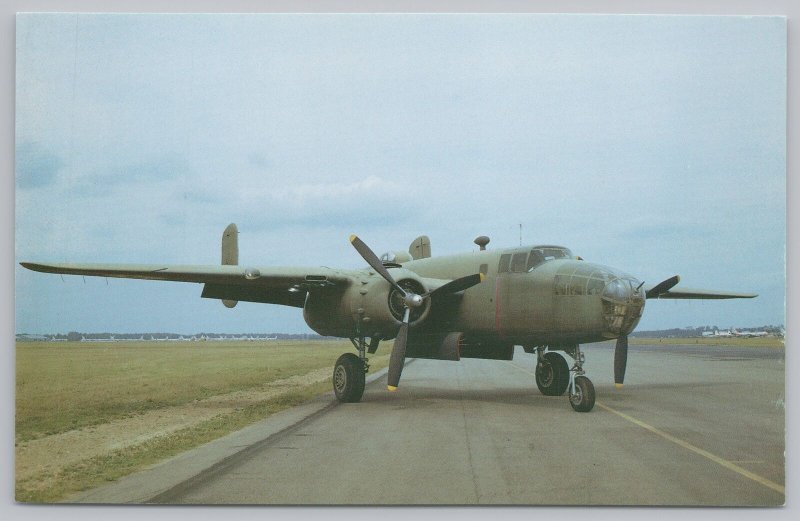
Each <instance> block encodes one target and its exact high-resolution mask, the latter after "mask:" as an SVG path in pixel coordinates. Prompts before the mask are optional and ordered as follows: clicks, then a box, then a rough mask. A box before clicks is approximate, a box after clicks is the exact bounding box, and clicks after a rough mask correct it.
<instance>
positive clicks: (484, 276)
mask: <svg viewBox="0 0 800 521" xmlns="http://www.w3.org/2000/svg"><path fill="white" fill-rule="evenodd" d="M478 275H480V276H481V282H483V279H485V278H486V275H484V274H483V273H479V274H478Z"/></svg>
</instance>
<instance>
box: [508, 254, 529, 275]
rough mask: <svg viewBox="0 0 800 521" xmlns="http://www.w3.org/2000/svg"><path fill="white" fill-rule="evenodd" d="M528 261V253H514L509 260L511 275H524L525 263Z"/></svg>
mask: <svg viewBox="0 0 800 521" xmlns="http://www.w3.org/2000/svg"><path fill="white" fill-rule="evenodd" d="M526 260H528V252H524V251H523V252H521V253H515V254H514V256H513V257H512V258H511V271H512V272H513V273H525V272H526V271H527V270H526V269H525V261H526Z"/></svg>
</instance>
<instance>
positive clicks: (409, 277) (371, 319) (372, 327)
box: [303, 268, 430, 340]
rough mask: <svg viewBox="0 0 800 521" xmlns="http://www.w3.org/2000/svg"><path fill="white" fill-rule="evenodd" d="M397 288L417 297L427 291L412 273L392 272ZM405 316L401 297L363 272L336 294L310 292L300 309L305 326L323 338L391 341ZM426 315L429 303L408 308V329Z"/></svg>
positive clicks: (376, 276)
mask: <svg viewBox="0 0 800 521" xmlns="http://www.w3.org/2000/svg"><path fill="white" fill-rule="evenodd" d="M391 273H392V276H393V277H394V278H395V280H396V281H397V284H398V285H399V286H400V287H401V288H403V289H404V290H406V291H407V292H411V293H414V294H417V295H422V294H424V293H426V292H427V291H428V290H427V288H426V287H425V284H424V283H423V282H422V280H421V279H420V278H419V276H417V275H416V274H415V273H414V272H412V271H409V270H406V269H403V268H392V269H391ZM404 312H405V301H404V295H403V294H402V293H401V292H400V291H398V290H397V289H395V288H393V287H392V286H391V285H390V284H389V283H388V282H387V281H386V280H384V279H383V278H382V277H381V276H379V275H377V274H376V273H374V272H372V271H370V272H364V274H363V275H362V276H361V277H359V279H358V280H356V282H355V283H354V284H352V285H351V286H350V287H348V288H346V289H345V290H343V291H340V292H331V291H311V292H309V295H308V298H307V299H306V303H305V306H304V308H303V318H305V321H306V323H307V324H308V325H309V327H311V329H313V330H314V331H316V332H317V333H319V334H320V335H325V336H339V337H356V336H358V335H359V333H360V334H362V335H363V336H365V337H380V338H382V339H384V340H386V339H391V338H394V337H395V336H396V335H397V330H398V329H399V327H400V324H401V321H402V320H403V314H404ZM429 313H430V299H424V300H423V302H422V304H421V305H420V306H419V307H414V308H411V311H410V315H409V325H410V326H411V327H414V326H415V325H417V324H420V323H422V322H423V321H424V320H425V319H426V318H427V316H428V314H429Z"/></svg>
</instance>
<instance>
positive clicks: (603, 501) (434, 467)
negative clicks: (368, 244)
mask: <svg viewBox="0 0 800 521" xmlns="http://www.w3.org/2000/svg"><path fill="white" fill-rule="evenodd" d="M584 352H585V353H586V363H585V366H584V367H585V368H586V370H587V375H588V376H589V377H590V378H591V379H592V381H593V382H594V384H595V388H596V390H597V404H596V406H595V408H594V410H593V411H592V412H590V413H576V412H574V411H573V410H572V408H571V407H570V405H569V403H568V400H567V398H566V396H561V397H547V396H542V395H541V394H540V393H539V391H538V390H537V389H536V384H535V382H534V379H533V370H534V361H535V357H534V356H531V355H526V354H525V353H524V352H522V350H521V349H518V350H517V351H516V354H515V358H514V360H513V361H511V362H503V361H489V360H462V361H461V362H443V361H429V360H415V361H413V362H412V363H408V364H407V366H406V368H405V370H404V371H403V378H402V380H401V387H400V389H399V390H398V391H397V392H395V393H388V392H387V391H386V387H385V382H386V377H385V375H377V378H374V380H373V382H372V383H370V384H368V386H367V390H366V392H365V394H364V398H363V400H362V402H361V403H358V404H336V403H335V402H334V401H333V399H332V396H331V395H327V396H324V397H320V398H319V399H317V400H315V401H314V402H312V403H309V404H307V405H304V406H301V407H299V408H294V409H292V410H289V411H285V412H284V413H280V414H278V415H275V416H273V417H271V418H268V419H266V420H264V421H263V422H261V423H259V424H256V425H254V426H252V427H249V428H247V429H245V430H243V431H240V432H238V433H234V434H233V435H230V436H228V437H226V438H223V439H221V440H217V441H216V442H212V443H210V444H208V445H206V446H203V447H200V448H198V449H194V450H193V451H189V452H187V453H184V454H182V455H180V456H178V457H176V458H173V459H171V460H169V461H166V462H164V463H162V464H160V465H158V466H156V467H154V468H152V469H148V470H146V471H143V472H140V473H138V474H134V475H132V476H128V477H127V478H124V479H122V480H120V481H119V482H117V483H113V484H110V485H107V486H104V487H101V488H99V489H96V490H93V491H89V492H88V493H84V494H82V495H80V496H78V497H76V498H73V499H72V500H71V501H74V502H83V503H128V502H137V503H191V504H282V505H293V504H324V505H332V504H355V505H373V504H382V505H386V504H426V505H428V504H436V505H443V504H444V505H451V504H527V505H696V506H700V505H702V506H734V505H747V506H775V505H782V504H783V503H784V502H785V496H784V495H785V490H784V475H785V460H784V448H785V442H784V439H785V436H784V419H785V412H784V350H783V349H770V348H747V347H720V346H704V345H686V346H675V345H658V344H654V345H647V346H633V345H632V346H631V347H630V353H629V360H628V372H627V376H626V384H625V386H624V387H623V388H622V389H615V388H614V384H613V377H612V374H613V369H612V368H613V344H598V345H588V346H585V347H584Z"/></svg>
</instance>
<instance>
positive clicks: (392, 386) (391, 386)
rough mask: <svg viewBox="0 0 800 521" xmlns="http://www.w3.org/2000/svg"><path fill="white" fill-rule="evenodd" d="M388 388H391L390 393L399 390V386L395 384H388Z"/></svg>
mask: <svg viewBox="0 0 800 521" xmlns="http://www.w3.org/2000/svg"><path fill="white" fill-rule="evenodd" d="M386 388H387V389H388V390H389V392H390V393H393V392H395V391H396V390H397V387H395V386H394V385H387V386H386Z"/></svg>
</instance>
